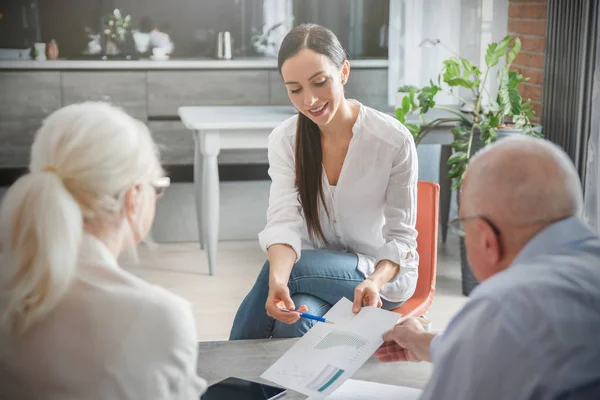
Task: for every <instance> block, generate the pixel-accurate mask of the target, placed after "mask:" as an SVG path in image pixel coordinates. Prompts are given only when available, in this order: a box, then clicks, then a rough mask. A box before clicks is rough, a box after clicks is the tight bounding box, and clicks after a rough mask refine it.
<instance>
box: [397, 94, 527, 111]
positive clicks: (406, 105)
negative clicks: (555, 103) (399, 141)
mask: <svg viewBox="0 0 600 400" xmlns="http://www.w3.org/2000/svg"><path fill="white" fill-rule="evenodd" d="M519 104H520V103H519ZM402 112H403V113H404V115H406V114H408V113H409V112H410V99H409V98H408V96H404V98H403V99H402Z"/></svg>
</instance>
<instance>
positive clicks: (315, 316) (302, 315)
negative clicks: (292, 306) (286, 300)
mask: <svg viewBox="0 0 600 400" xmlns="http://www.w3.org/2000/svg"><path fill="white" fill-rule="evenodd" d="M280 310H281V311H285V312H295V313H296V314H299V315H300V316H301V317H302V318H306V319H312V320H315V321H319V322H325V323H326V324H333V323H334V322H332V321H329V320H327V319H325V318H323V317H319V316H318V315H312V314H309V313H303V312H300V311H294V310H288V309H287V308H280Z"/></svg>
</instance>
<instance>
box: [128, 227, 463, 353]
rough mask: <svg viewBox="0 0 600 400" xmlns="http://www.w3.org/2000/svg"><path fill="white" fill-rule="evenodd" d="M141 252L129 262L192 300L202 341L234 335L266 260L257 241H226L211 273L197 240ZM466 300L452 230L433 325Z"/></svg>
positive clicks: (443, 248) (441, 262)
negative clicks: (240, 310)
mask: <svg viewBox="0 0 600 400" xmlns="http://www.w3.org/2000/svg"><path fill="white" fill-rule="evenodd" d="M139 256H140V262H139V264H137V265H136V266H128V267H126V268H127V269H128V270H129V271H131V272H133V273H135V274H136V275H138V276H140V277H141V278H143V279H145V280H147V281H149V282H151V283H154V284H158V285H161V286H164V287H165V288H167V289H168V290H171V291H172V292H173V293H176V294H178V295H179V296H182V297H183V298H185V299H187V300H189V301H190V302H191V303H192V305H193V310H194V314H195V317H196V324H197V330H198V340H199V341H211V340H225V339H227V338H228V336H229V330H230V328H231V324H232V321H233V318H234V315H235V312H236V310H237V308H238V306H239V304H240V303H241V301H242V299H243V298H244V297H245V295H246V294H247V293H248V291H249V290H250V287H251V286H252V284H253V283H254V280H255V278H256V276H257V275H258V272H259V271H260V268H261V267H262V265H263V263H264V261H265V256H264V254H263V253H262V251H261V250H260V248H259V246H258V242H256V241H222V242H220V243H219V252H218V258H217V269H216V275H215V276H209V275H208V265H207V260H206V253H205V252H204V251H202V250H200V248H199V247H198V244H197V243H176V244H175V243H169V244H157V245H154V246H142V247H141V248H140V249H139ZM466 300H467V298H466V297H464V296H463V295H462V294H461V289H460V264H459V250H458V240H457V238H456V237H454V236H450V237H449V240H448V243H446V244H445V245H440V247H439V258H438V275H437V290H436V294H435V298H434V301H433V304H432V306H431V308H430V311H429V313H428V317H429V319H431V320H432V321H433V329H434V330H442V329H444V328H445V327H446V325H447V324H448V321H449V320H450V318H451V317H452V316H453V315H454V314H455V313H456V312H457V311H458V310H459V309H460V308H461V307H462V306H463V304H464V303H465V301H466Z"/></svg>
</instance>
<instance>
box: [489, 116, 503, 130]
mask: <svg viewBox="0 0 600 400" xmlns="http://www.w3.org/2000/svg"><path fill="white" fill-rule="evenodd" d="M489 121H490V122H489V126H490V127H493V128H496V127H497V126H498V125H500V118H498V116H497V115H492V116H491V117H490V119H489Z"/></svg>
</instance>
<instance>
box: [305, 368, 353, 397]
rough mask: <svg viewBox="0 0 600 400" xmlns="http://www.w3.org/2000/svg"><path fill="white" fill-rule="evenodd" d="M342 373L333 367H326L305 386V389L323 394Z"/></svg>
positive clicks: (341, 370) (342, 371)
mask: <svg viewBox="0 0 600 400" xmlns="http://www.w3.org/2000/svg"><path fill="white" fill-rule="evenodd" d="M343 373H344V370H343V369H340V368H337V367H334V366H333V365H327V366H326V367H325V369H324V370H323V371H321V373H319V375H317V377H316V378H315V379H313V380H312V381H311V382H310V383H309V384H308V385H306V387H307V388H309V389H310V390H316V391H317V392H323V391H325V390H327V388H328V387H329V386H331V385H332V384H333V383H334V382H335V381H336V380H337V379H338V378H339V377H340V376H342V374H343Z"/></svg>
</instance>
